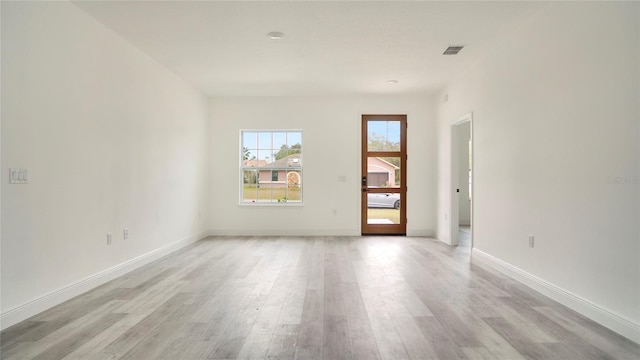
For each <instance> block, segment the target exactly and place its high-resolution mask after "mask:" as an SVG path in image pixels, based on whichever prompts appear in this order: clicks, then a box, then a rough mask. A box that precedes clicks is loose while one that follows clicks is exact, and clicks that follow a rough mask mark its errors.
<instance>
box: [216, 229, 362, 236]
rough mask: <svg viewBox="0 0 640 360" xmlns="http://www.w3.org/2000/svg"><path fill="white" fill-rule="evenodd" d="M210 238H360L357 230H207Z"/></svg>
mask: <svg viewBox="0 0 640 360" xmlns="http://www.w3.org/2000/svg"><path fill="white" fill-rule="evenodd" d="M208 234H209V235H210V236H360V231H359V230H354V229H344V230H325V229H312V230H301V229H267V230H265V229H262V230H254V229H216V230H209V231H208Z"/></svg>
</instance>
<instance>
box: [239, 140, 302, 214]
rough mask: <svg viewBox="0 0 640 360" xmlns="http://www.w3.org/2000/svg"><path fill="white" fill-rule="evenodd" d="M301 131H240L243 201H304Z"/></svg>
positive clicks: (241, 195) (264, 202)
mask: <svg viewBox="0 0 640 360" xmlns="http://www.w3.org/2000/svg"><path fill="white" fill-rule="evenodd" d="M302 163H303V160H302V131H300V130H272V131H264V130H242V131H240V168H241V176H240V177H241V180H240V181H241V184H240V203H241V204H247V205H251V204H263V205H282V204H291V203H293V204H302Z"/></svg>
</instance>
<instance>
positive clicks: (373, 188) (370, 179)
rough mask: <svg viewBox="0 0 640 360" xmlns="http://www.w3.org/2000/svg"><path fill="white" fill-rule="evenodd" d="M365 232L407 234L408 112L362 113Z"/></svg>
mask: <svg viewBox="0 0 640 360" xmlns="http://www.w3.org/2000/svg"><path fill="white" fill-rule="evenodd" d="M361 176H362V177H361V216H360V218H361V232H362V235H381V234H388V235H405V234H406V232H407V231H406V227H407V217H406V208H407V204H406V203H407V202H406V191H407V181H406V179H407V116H406V115H362V172H361Z"/></svg>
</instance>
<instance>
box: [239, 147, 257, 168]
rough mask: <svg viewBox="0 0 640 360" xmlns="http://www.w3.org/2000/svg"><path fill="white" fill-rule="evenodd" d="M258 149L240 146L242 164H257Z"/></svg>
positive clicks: (252, 165)
mask: <svg viewBox="0 0 640 360" xmlns="http://www.w3.org/2000/svg"><path fill="white" fill-rule="evenodd" d="M257 159H258V150H256V149H247V148H242V166H251V167H255V166H256V165H257Z"/></svg>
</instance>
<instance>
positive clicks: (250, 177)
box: [242, 170, 258, 202]
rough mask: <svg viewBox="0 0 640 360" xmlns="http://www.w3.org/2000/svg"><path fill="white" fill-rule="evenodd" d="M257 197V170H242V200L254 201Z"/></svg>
mask: <svg viewBox="0 0 640 360" xmlns="http://www.w3.org/2000/svg"><path fill="white" fill-rule="evenodd" d="M257 199H258V171H257V170H244V171H243V172H242V200H244V201H248V202H252V201H253V202H255V201H256V200H257Z"/></svg>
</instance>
